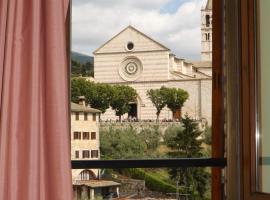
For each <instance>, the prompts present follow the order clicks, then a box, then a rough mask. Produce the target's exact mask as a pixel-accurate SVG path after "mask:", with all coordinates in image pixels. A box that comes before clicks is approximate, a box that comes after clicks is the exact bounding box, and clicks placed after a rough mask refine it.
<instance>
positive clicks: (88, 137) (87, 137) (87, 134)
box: [82, 131, 90, 140]
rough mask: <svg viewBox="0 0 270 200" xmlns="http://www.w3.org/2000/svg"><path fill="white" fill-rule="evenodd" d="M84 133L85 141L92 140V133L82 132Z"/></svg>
mask: <svg viewBox="0 0 270 200" xmlns="http://www.w3.org/2000/svg"><path fill="white" fill-rule="evenodd" d="M82 133H83V137H82V138H83V140H90V133H89V132H87V131H84V132H82Z"/></svg>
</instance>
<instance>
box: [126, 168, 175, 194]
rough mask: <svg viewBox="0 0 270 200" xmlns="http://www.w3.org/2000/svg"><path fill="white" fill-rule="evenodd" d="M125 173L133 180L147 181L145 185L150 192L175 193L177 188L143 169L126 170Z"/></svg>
mask: <svg viewBox="0 0 270 200" xmlns="http://www.w3.org/2000/svg"><path fill="white" fill-rule="evenodd" d="M124 173H125V174H126V175H128V176H130V177H131V178H134V179H141V180H145V185H146V187H147V188H148V189H149V190H152V191H157V192H162V193H175V192H176V187H175V186H173V185H171V184H168V183H166V182H164V181H163V180H161V179H160V178H158V177H156V176H154V175H151V174H148V173H147V172H145V171H144V170H142V169H125V170H124Z"/></svg>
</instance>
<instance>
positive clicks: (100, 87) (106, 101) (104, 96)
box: [86, 83, 113, 113]
mask: <svg viewBox="0 0 270 200" xmlns="http://www.w3.org/2000/svg"><path fill="white" fill-rule="evenodd" d="M91 89H92V90H91V91H89V93H88V94H87V95H86V99H87V101H88V102H89V104H90V105H91V107H93V108H97V109H99V110H100V111H101V112H102V113H105V112H106V110H107V109H108V108H109V107H110V104H111V101H112V97H113V91H112V90H113V89H112V86H110V85H109V84H105V83H96V84H94V83H92V85H91Z"/></svg>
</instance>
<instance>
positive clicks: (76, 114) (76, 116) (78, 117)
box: [75, 112, 80, 121]
mask: <svg viewBox="0 0 270 200" xmlns="http://www.w3.org/2000/svg"><path fill="white" fill-rule="evenodd" d="M75 120H76V121H79V120H80V113H79V112H75Z"/></svg>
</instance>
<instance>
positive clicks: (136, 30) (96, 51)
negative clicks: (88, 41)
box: [93, 25, 170, 54]
mask: <svg viewBox="0 0 270 200" xmlns="http://www.w3.org/2000/svg"><path fill="white" fill-rule="evenodd" d="M128 29H132V30H134V31H135V32H137V33H139V34H140V35H142V36H144V37H145V38H147V39H149V40H151V41H152V42H154V43H156V44H157V45H158V46H160V47H161V48H163V49H164V50H168V51H170V49H169V48H167V47H166V46H164V45H163V44H161V43H159V42H157V41H156V40H154V39H152V38H151V37H149V36H148V35H146V34H144V33H143V32H141V31H139V30H138V29H136V28H134V27H133V26H131V25H129V26H127V27H126V28H125V29H123V30H122V31H120V32H119V33H118V34H116V35H115V36H114V37H112V38H111V39H110V40H108V41H107V42H105V43H104V44H103V45H101V46H100V47H99V48H98V49H97V50H95V51H94V52H93V54H95V53H98V51H99V50H100V49H102V48H103V47H104V46H105V45H107V44H108V43H109V42H111V41H112V40H114V39H115V38H116V37H118V36H119V35H120V34H122V33H123V32H125V31H126V30H128Z"/></svg>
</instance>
